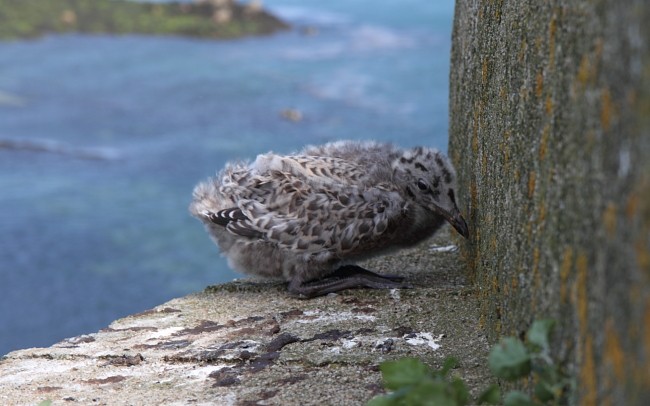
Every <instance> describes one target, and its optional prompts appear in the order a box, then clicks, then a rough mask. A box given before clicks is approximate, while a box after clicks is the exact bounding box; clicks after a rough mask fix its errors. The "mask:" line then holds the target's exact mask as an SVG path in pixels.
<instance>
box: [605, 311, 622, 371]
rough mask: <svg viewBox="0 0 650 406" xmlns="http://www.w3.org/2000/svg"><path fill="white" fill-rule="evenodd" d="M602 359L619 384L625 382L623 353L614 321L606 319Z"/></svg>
mask: <svg viewBox="0 0 650 406" xmlns="http://www.w3.org/2000/svg"><path fill="white" fill-rule="evenodd" d="M603 358H604V360H605V362H606V363H607V364H609V366H611V369H612V370H613V372H614V377H615V378H616V380H617V381H618V382H619V383H622V382H624V380H625V353H624V352H623V347H622V346H621V340H620V339H619V336H618V332H617V331H616V327H615V326H614V321H613V320H611V319H607V321H606V322H605V348H604V354H603Z"/></svg>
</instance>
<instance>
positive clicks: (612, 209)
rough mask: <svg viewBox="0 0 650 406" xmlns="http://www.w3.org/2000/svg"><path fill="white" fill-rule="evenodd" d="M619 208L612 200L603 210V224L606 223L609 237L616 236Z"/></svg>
mask: <svg viewBox="0 0 650 406" xmlns="http://www.w3.org/2000/svg"><path fill="white" fill-rule="evenodd" d="M617 210H618V208H617V207H616V204H615V203H612V202H610V203H609V204H608V205H607V207H605V210H604V211H603V224H604V225H605V232H606V233H607V236H608V237H609V238H614V237H615V236H616V215H617Z"/></svg>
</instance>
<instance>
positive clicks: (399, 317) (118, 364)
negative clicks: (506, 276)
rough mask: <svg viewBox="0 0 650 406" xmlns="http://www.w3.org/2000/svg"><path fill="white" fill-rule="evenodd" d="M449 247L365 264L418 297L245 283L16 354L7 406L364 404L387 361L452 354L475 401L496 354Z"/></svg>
mask: <svg viewBox="0 0 650 406" xmlns="http://www.w3.org/2000/svg"><path fill="white" fill-rule="evenodd" d="M448 239H449V234H448V231H445V232H444V233H443V235H442V236H440V237H438V238H437V239H434V240H431V241H428V242H425V243H424V244H423V245H421V246H419V247H418V248H415V249H412V250H408V251H404V252H402V253H400V254H399V255H394V256H391V257H387V258H383V259H380V260H375V261H373V262H371V263H369V264H366V265H367V266H368V267H371V268H372V269H374V270H377V271H380V272H392V273H399V274H402V275H405V276H407V277H408V278H409V280H410V281H411V282H412V283H413V285H415V286H416V287H415V288H414V289H410V290H400V291H396V290H393V291H368V290H357V291H347V292H343V293H342V294H338V295H329V296H326V297H322V298H317V299H313V300H309V301H302V300H297V299H293V298H291V297H289V296H288V295H287V294H286V292H285V288H284V286H283V285H281V284H277V283H268V282H266V283H264V282H251V281H236V282H232V283H227V284H224V285H218V286H212V287H209V288H207V289H206V290H205V291H204V292H202V293H197V294H192V295H189V296H187V297H183V298H179V299H174V300H172V301H170V302H167V303H165V304H163V305H160V306H158V307H156V308H154V309H152V310H149V311H146V312H143V313H140V314H135V315H132V316H129V317H126V318H124V319H120V320H117V321H115V322H113V323H112V324H111V325H110V326H109V327H108V328H106V329H103V330H101V331H99V332H97V333H94V334H89V335H83V336H79V337H74V338H70V339H67V340H64V341H62V342H60V343H58V344H55V345H53V346H52V347H50V348H33V349H27V350H21V351H15V352H12V353H10V354H8V355H7V356H5V357H4V358H3V359H2V360H1V361H0V403H2V404H29V405H34V404H36V403H38V402H40V401H43V400H47V399H49V400H52V401H53V403H54V404H76V403H77V404H96V405H102V404H106V405H108V404H111V405H116V404H120V405H123V404H165V405H169V404H224V405H225V404H232V405H254V404H269V405H271V404H272V405H276V404H277V405H306V404H338V405H356V404H364V403H365V402H366V401H368V400H369V399H370V398H372V397H373V396H374V395H376V394H378V393H381V392H382V382H381V373H380V372H379V369H378V366H379V364H380V363H381V362H383V361H385V360H388V359H396V358H400V357H404V356H415V357H418V358H421V359H423V360H424V361H425V362H427V363H428V364H430V365H441V363H442V361H443V360H444V359H445V358H446V357H447V356H450V355H453V356H455V357H457V358H458V359H459V361H460V367H459V368H458V369H457V370H456V371H455V373H457V374H458V375H460V376H462V377H463V378H465V379H466V380H467V382H468V384H469V385H470V386H471V387H472V388H473V391H474V393H476V392H477V391H478V389H474V387H477V386H478V387H479V388H480V387H484V384H485V382H486V381H487V379H488V376H489V373H488V371H487V370H486V367H485V363H486V355H487V350H488V344H487V341H486V339H485V336H484V334H483V333H482V332H481V329H480V328H479V326H478V317H477V310H476V309H477V307H478V305H477V298H476V296H477V295H476V294H475V292H474V291H472V290H471V289H468V288H467V287H466V285H465V277H464V276H463V273H462V271H461V267H460V266H459V264H458V263H457V260H458V254H457V253H456V252H450V251H447V250H445V249H437V250H435V249H432V248H431V246H432V245H437V246H447V245H449V244H450V243H449V241H448Z"/></svg>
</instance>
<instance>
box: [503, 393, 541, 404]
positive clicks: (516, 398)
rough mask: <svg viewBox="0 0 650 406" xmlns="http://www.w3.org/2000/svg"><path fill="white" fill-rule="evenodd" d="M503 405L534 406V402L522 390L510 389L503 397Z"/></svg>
mask: <svg viewBox="0 0 650 406" xmlns="http://www.w3.org/2000/svg"><path fill="white" fill-rule="evenodd" d="M503 405H504V406H535V403H534V402H533V400H532V399H531V398H530V396H528V395H526V394H525V393H524V392H520V391H518V390H513V391H510V392H508V393H507V394H506V396H505V398H503Z"/></svg>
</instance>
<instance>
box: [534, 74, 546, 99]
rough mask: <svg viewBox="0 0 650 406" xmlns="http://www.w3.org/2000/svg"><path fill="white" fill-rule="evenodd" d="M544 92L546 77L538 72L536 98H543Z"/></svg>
mask: <svg viewBox="0 0 650 406" xmlns="http://www.w3.org/2000/svg"><path fill="white" fill-rule="evenodd" d="M543 91H544V75H543V74H542V72H537V76H536V77H535V96H537V97H541V96H542V92H543Z"/></svg>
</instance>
